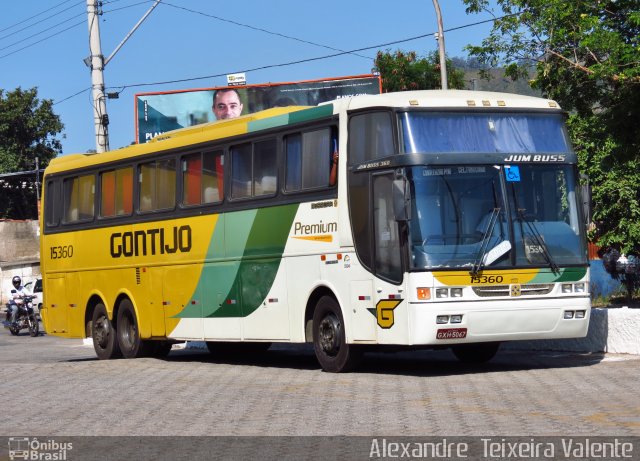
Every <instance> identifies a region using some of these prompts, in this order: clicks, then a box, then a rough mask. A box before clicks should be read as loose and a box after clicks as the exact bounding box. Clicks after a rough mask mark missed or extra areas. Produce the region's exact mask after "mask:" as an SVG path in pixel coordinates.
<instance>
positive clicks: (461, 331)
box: [436, 328, 467, 339]
mask: <svg viewBox="0 0 640 461" xmlns="http://www.w3.org/2000/svg"><path fill="white" fill-rule="evenodd" d="M466 337H467V329H466V328H442V329H440V330H438V333H437V334H436V339H462V338H466Z"/></svg>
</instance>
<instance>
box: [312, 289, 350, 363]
mask: <svg viewBox="0 0 640 461" xmlns="http://www.w3.org/2000/svg"><path fill="white" fill-rule="evenodd" d="M313 349H314V351H315V353H316V358H317V359H318V362H319V363H320V366H321V367H322V370H324V371H327V372H330V373H340V372H344V371H350V370H353V369H354V368H355V367H357V366H358V364H359V363H360V361H361V359H362V349H361V348H359V347H358V346H355V345H353V344H347V341H346V335H345V331H344V319H343V318H342V312H341V310H340V306H339V305H338V303H337V302H336V300H335V299H333V298H332V297H331V296H323V297H322V298H320V300H319V301H318V304H317V305H316V309H315V311H314V313H313Z"/></svg>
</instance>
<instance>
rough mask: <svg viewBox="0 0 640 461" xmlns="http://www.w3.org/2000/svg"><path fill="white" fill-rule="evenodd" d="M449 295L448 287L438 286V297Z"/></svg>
mask: <svg viewBox="0 0 640 461" xmlns="http://www.w3.org/2000/svg"><path fill="white" fill-rule="evenodd" d="M448 297H449V289H448V288H436V298H448Z"/></svg>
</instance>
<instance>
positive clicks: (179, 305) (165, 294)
mask: <svg viewBox="0 0 640 461" xmlns="http://www.w3.org/2000/svg"><path fill="white" fill-rule="evenodd" d="M200 267H201V266H198V265H195V264H190V265H185V266H176V267H167V268H165V271H164V277H163V283H162V305H163V307H164V315H165V325H166V329H167V336H168V337H171V338H176V339H202V337H203V331H202V297H201V296H200V294H201V293H200V290H199V289H198V279H199V274H200Z"/></svg>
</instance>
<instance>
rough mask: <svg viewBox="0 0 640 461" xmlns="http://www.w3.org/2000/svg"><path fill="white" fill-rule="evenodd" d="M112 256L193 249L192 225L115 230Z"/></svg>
mask: <svg viewBox="0 0 640 461" xmlns="http://www.w3.org/2000/svg"><path fill="white" fill-rule="evenodd" d="M109 241H110V250H111V257H112V258H120V257H131V256H141V255H142V256H146V255H148V254H150V255H155V254H161V255H162V254H165V253H167V254H171V253H176V252H178V251H179V252H181V253H188V252H189V251H191V226H186V225H185V226H180V227H176V226H174V227H173V228H171V229H169V230H168V231H165V229H164V228H162V227H161V228H159V229H147V230H137V231H133V232H115V233H113V234H111V238H110V240H109Z"/></svg>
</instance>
